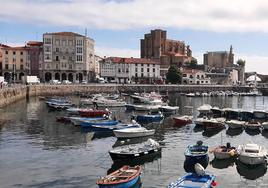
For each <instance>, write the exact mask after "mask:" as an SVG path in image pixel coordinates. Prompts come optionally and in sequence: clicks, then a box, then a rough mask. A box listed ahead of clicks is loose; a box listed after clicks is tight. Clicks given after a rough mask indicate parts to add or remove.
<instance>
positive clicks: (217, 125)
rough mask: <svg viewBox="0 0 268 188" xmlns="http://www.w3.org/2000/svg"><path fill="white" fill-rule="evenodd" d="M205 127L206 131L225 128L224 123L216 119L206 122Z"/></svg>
mask: <svg viewBox="0 0 268 188" xmlns="http://www.w3.org/2000/svg"><path fill="white" fill-rule="evenodd" d="M203 126H204V129H205V130H213V129H222V128H224V127H225V125H224V123H223V122H222V121H219V120H217V119H214V118H211V119H207V120H205V121H204V122H203Z"/></svg>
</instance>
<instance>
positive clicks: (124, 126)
mask: <svg viewBox="0 0 268 188" xmlns="http://www.w3.org/2000/svg"><path fill="white" fill-rule="evenodd" d="M137 127H140V124H138V123H131V124H124V123H118V124H116V125H91V130H92V131H98V132H102V131H103V132H113V131H114V130H123V129H130V128H137Z"/></svg>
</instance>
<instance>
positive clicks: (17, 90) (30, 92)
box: [0, 84, 251, 107]
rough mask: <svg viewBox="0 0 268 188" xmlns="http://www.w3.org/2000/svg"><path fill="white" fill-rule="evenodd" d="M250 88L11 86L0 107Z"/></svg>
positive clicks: (0, 94)
mask: <svg viewBox="0 0 268 188" xmlns="http://www.w3.org/2000/svg"><path fill="white" fill-rule="evenodd" d="M250 89H251V88H250V87H246V86H245V87H237V86H220V85H213V86H200V85H191V86H189V85H135V84H129V85H119V84H118V85H116V84H88V85H45V84H44V85H30V86H25V85H21V86H12V87H6V88H3V89H1V90H0V107H3V106H6V105H8V104H11V103H13V102H15V101H18V100H21V99H27V98H29V97H32V96H53V95H60V96H64V95H74V94H76V93H88V94H90V93H102V92H103V93H116V92H121V93H129V94H131V93H134V92H152V91H156V92H160V93H164V94H167V93H172V92H177V93H180V92H183V93H189V92H209V91H227V90H229V91H237V92H248V91H250Z"/></svg>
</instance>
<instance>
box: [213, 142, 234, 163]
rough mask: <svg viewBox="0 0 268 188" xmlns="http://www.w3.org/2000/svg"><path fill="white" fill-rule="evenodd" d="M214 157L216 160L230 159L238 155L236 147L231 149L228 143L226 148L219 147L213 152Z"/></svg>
mask: <svg viewBox="0 0 268 188" xmlns="http://www.w3.org/2000/svg"><path fill="white" fill-rule="evenodd" d="M212 152H213V153H214V157H215V158H216V159H229V158H231V157H234V156H236V155H237V150H236V148H235V147H231V144H230V143H229V142H228V143H227V144H226V146H218V147H216V148H214V149H213V150H212Z"/></svg>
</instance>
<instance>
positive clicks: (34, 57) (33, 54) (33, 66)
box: [27, 41, 43, 77]
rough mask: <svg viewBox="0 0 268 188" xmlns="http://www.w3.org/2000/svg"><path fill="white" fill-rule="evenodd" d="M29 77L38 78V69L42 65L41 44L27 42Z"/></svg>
mask: <svg viewBox="0 0 268 188" xmlns="http://www.w3.org/2000/svg"><path fill="white" fill-rule="evenodd" d="M27 47H28V48H29V60H30V75H32V76H37V77H40V75H39V69H40V68H39V67H41V65H42V64H43V42H38V41H29V42H27Z"/></svg>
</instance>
